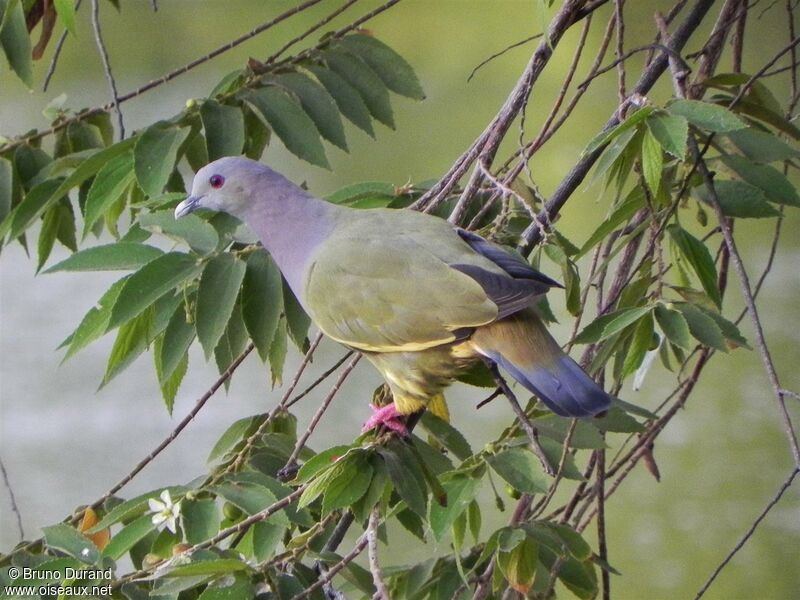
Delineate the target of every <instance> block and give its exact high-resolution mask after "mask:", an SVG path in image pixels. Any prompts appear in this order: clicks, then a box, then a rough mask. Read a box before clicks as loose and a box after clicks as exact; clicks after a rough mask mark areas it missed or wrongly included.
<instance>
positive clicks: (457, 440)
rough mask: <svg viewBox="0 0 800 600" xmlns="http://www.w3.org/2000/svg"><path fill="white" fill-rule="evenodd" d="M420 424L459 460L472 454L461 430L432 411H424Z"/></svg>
mask: <svg viewBox="0 0 800 600" xmlns="http://www.w3.org/2000/svg"><path fill="white" fill-rule="evenodd" d="M420 424H421V425H422V426H423V427H424V428H425V429H426V430H427V431H428V433H430V434H431V435H432V436H433V437H434V438H436V440H437V441H438V442H439V443H440V444H441V445H442V446H444V447H445V448H447V449H448V450H450V451H451V452H452V453H453V454H454V455H455V456H456V458H458V459H459V460H466V459H467V458H469V457H470V456H472V448H470V445H469V442H468V441H467V440H466V438H465V437H464V436H463V435H462V434H461V432H460V431H459V430H458V429H456V428H455V427H453V426H452V425H450V423H448V422H447V421H445V420H443V419H440V418H439V417H437V416H436V415H434V414H432V413H430V412H427V411H426V412H424V413H423V414H422V418H421V419H420Z"/></svg>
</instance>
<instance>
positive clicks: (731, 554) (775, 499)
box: [694, 467, 800, 600]
mask: <svg viewBox="0 0 800 600" xmlns="http://www.w3.org/2000/svg"><path fill="white" fill-rule="evenodd" d="M798 473H800V467H795V468H794V470H793V471H792V472H791V473H790V474H789V477H787V478H786V481H784V482H783V484H781V487H779V488H778V491H777V492H776V493H775V495H774V496H773V497H772V499H771V500H770V501H769V502H768V503H767V505H766V506H765V507H764V510H762V511H761V513H760V514H759V515H758V517H756V520H755V521H753V523H752V524H751V525H750V527H748V528H747V531H746V532H745V533H744V535H743V536H742V537H741V539H740V540H739V541H738V542H736V545H735V546H734V547H733V548H732V549H731V551H730V552H728V554H727V555H726V556H725V558H724V559H723V561H722V562H721V563H720V564H719V565H717V568H716V569H714V572H713V573H711V576H710V577H709V578H708V579H707V580H706V582H705V583H704V584H703V587H701V588H700V590H699V591H698V592H697V595H696V596H695V597H694V598H695V600H698V598H702V597H703V595H704V594H705V593H706V592H707V591H708V588H709V587H711V584H712V583H714V580H715V579H716V578H717V576H718V575H719V574H720V573H721V572H722V569H724V568H725V567H726V566H727V565H728V563H729V562H730V561H731V560H732V559H733V557H734V556H736V553H737V552H739V550H741V549H742V547H743V546H744V545H745V544H746V543H747V541H748V540H749V539H750V538H751V537H753V534H754V533H755V531H756V529H757V528H758V526H759V525H760V524H761V521H763V520H764V518H765V517H766V516H767V515H768V514H769V511H771V510H772V508H773V507H774V506H775V505H776V504H777V503H778V502H780V499H781V497H782V496H783V494H784V492H786V490H788V489H789V487H791V485H792V482H793V481H794V478H795V477H797V474H798Z"/></svg>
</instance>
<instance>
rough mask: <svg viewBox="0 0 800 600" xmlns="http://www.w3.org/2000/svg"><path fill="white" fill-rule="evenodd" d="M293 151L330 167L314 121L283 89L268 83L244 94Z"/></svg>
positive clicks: (303, 157) (307, 159)
mask: <svg viewBox="0 0 800 600" xmlns="http://www.w3.org/2000/svg"><path fill="white" fill-rule="evenodd" d="M243 98H244V100H245V101H246V102H247V103H248V104H250V105H251V106H252V107H253V109H254V110H255V112H256V114H258V115H260V116H261V117H262V118H263V119H264V121H265V122H266V124H267V125H269V126H270V127H271V128H272V130H273V131H274V132H275V133H276V134H277V136H278V137H279V138H280V139H281V141H282V142H283V143H284V145H285V146H286V149H287V150H289V152H291V153H292V154H295V155H297V156H298V157H300V158H302V159H303V160H306V161H308V162H310V163H311V164H312V165H317V166H319V167H325V168H326V169H329V168H330V165H329V164H328V159H327V157H326V156H325V148H323V146H322V141H321V140H320V138H319V131H317V128H316V126H315V125H314V122H313V121H312V120H311V118H310V117H309V116H308V115H307V114H306V113H305V111H303V109H302V108H301V106H300V105H299V104H297V103H296V102H295V101H294V100H293V99H292V98H290V97H289V95H287V94H286V93H285V92H284V91H283V90H280V89H278V88H277V87H275V86H267V87H265V88H261V89H258V90H251V91H249V92H248V93H246V94H245V95H244V96H243Z"/></svg>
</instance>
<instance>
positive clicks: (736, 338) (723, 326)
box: [698, 306, 750, 349]
mask: <svg viewBox="0 0 800 600" xmlns="http://www.w3.org/2000/svg"><path fill="white" fill-rule="evenodd" d="M698 308H699V309H700V310H701V311H702V312H703V313H704V314H706V315H707V316H709V317H711V318H712V319H714V321H716V323H717V325H719V328H720V330H721V331H722V335H724V336H725V339H726V340H728V345H729V346H730V347H732V348H738V347H743V348H747V349H750V346H749V344H748V343H747V340H746V339H745V338H744V337H743V336H742V334H741V332H740V331H739V328H738V327H736V325H735V324H734V323H732V322H731V321H729V320H728V319H726V318H725V317H723V316H722V315H721V314H719V313H718V312H716V311H713V310H707V309H705V308H703V307H702V306H699V307H698Z"/></svg>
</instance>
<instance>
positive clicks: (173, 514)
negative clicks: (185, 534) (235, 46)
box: [147, 490, 181, 533]
mask: <svg viewBox="0 0 800 600" xmlns="http://www.w3.org/2000/svg"><path fill="white" fill-rule="evenodd" d="M147 505H148V506H149V507H150V511H151V512H152V513H153V519H152V520H153V525H155V526H157V527H158V528H159V529H163V527H164V526H166V528H167V529H169V530H170V531H171V532H172V533H177V531H178V525H177V520H178V517H179V516H180V514H181V501H180V500H178V501H177V502H175V503H174V504H173V503H172V497H171V496H170V495H169V490H164V491H163V492H161V501H158V500H154V499H153V498H150V499H149V500H148V501H147Z"/></svg>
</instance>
